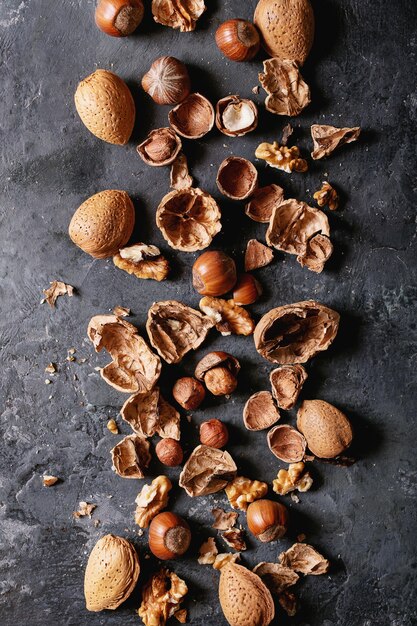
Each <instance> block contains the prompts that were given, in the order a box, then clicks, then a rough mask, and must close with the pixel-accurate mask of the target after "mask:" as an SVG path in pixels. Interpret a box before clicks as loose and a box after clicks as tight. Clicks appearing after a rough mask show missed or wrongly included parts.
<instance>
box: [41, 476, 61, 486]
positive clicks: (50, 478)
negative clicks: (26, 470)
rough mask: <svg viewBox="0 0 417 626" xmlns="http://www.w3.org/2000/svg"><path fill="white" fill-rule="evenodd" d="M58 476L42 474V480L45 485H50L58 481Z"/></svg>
mask: <svg viewBox="0 0 417 626" xmlns="http://www.w3.org/2000/svg"><path fill="white" fill-rule="evenodd" d="M58 480H59V478H58V477H57V476H52V475H51V474H44V475H43V476H42V481H43V484H44V486H45V487H52V485H55V484H56V483H57V482H58Z"/></svg>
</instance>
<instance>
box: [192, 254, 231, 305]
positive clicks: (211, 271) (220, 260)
mask: <svg viewBox="0 0 417 626" xmlns="http://www.w3.org/2000/svg"><path fill="white" fill-rule="evenodd" d="M235 283H236V265H235V262H234V260H233V259H232V258H231V257H229V256H228V255H227V254H225V253H224V252H218V251H215V250H209V251H208V252H204V253H203V254H201V255H200V256H199V257H198V259H197V260H196V261H195V263H194V265H193V286H194V289H196V291H198V293H200V294H202V295H203V296H221V295H223V294H224V293H227V292H228V291H230V290H231V289H233V287H234V285H235Z"/></svg>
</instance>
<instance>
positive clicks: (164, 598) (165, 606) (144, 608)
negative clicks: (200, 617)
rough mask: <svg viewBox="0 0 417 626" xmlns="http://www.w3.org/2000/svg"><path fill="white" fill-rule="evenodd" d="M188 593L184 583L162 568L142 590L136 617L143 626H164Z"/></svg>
mask: <svg viewBox="0 0 417 626" xmlns="http://www.w3.org/2000/svg"><path fill="white" fill-rule="evenodd" d="M187 592H188V587H187V585H186V584H185V582H184V581H183V580H182V579H181V578H179V577H178V576H177V575H176V574H175V573H174V572H171V571H169V570H168V569H167V568H162V569H161V570H159V572H157V573H156V574H153V575H152V576H151V578H150V579H149V580H148V582H147V583H146V584H145V585H144V587H143V588H142V602H141V605H140V607H139V609H138V615H139V617H140V618H141V619H142V621H143V623H144V624H145V626H156V624H157V625H158V626H165V624H166V622H167V620H168V619H169V618H170V617H172V616H173V615H175V614H176V613H177V612H178V610H179V608H180V606H181V602H182V601H183V599H184V596H185V595H186V594H187Z"/></svg>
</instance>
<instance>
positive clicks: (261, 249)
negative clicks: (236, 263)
mask: <svg viewBox="0 0 417 626" xmlns="http://www.w3.org/2000/svg"><path fill="white" fill-rule="evenodd" d="M273 260H274V253H273V252H272V250H271V248H268V247H267V246H265V245H264V244H263V243H261V242H260V241H258V240H257V239H249V241H248V243H247V246H246V252H245V272H250V271H252V270H257V269H259V268H260V267H265V266H266V265H269V264H270V263H272V261H273Z"/></svg>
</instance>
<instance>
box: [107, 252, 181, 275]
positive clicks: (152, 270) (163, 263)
mask: <svg viewBox="0 0 417 626" xmlns="http://www.w3.org/2000/svg"><path fill="white" fill-rule="evenodd" d="M113 263H114V264H115V266H116V267H118V268H119V269H121V270H123V271H125V272H127V273H128V274H133V275H134V276H136V278H143V279H152V280H157V281H161V280H165V279H166V278H167V276H168V274H169V269H170V268H169V263H168V261H167V260H166V258H165V257H164V256H162V254H161V251H160V249H159V248H157V247H156V246H148V245H146V244H144V243H137V244H135V245H133V246H128V247H127V248H121V249H120V250H119V253H118V254H116V255H115V256H114V257H113Z"/></svg>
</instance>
